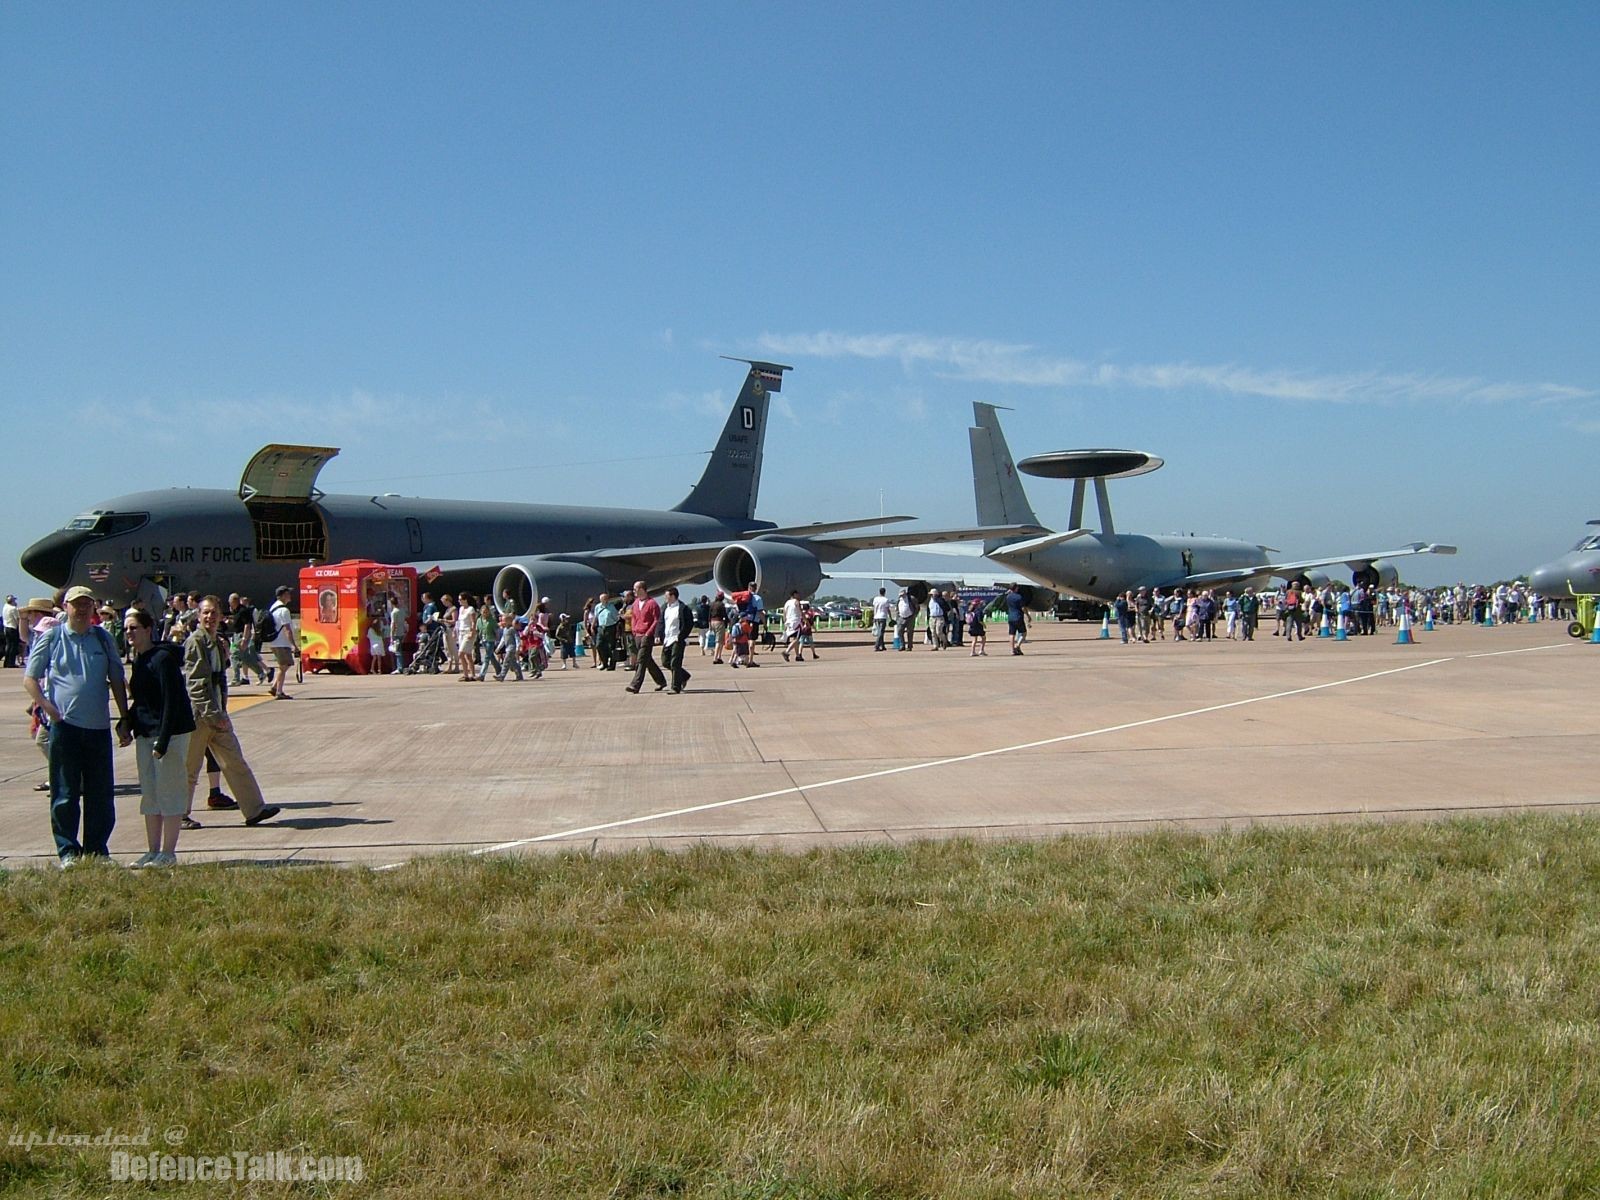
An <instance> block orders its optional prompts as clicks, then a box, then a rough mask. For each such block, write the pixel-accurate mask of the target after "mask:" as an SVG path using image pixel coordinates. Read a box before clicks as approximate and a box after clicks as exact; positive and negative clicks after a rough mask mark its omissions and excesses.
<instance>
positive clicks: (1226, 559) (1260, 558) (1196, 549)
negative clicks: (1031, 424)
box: [955, 403, 1456, 602]
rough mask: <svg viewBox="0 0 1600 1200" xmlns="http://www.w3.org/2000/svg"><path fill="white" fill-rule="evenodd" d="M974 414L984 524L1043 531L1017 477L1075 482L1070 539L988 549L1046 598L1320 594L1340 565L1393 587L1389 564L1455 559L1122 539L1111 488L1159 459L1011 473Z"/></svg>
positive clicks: (1415, 548)
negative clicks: (1310, 554)
mask: <svg viewBox="0 0 1600 1200" xmlns="http://www.w3.org/2000/svg"><path fill="white" fill-rule="evenodd" d="M972 410H973V413H974V417H975V420H976V425H975V426H974V427H973V428H971V429H968V430H967V437H968V441H969V444H970V447H971V451H972V487H973V491H974V492H975V493H976V495H977V502H978V520H979V521H980V522H982V523H985V524H988V523H997V522H1015V523H1017V524H1021V525H1037V524H1038V521H1037V519H1036V518H1035V517H1034V515H1033V508H1032V506H1031V505H1029V503H1028V497H1027V495H1026V494H1025V493H1024V492H1023V490H1022V481H1021V480H1020V479H1019V478H1018V477H1017V472H1018V471H1019V470H1020V471H1022V472H1024V473H1026V474H1030V475H1038V476H1045V477H1048V478H1054V479H1071V480H1072V481H1073V485H1072V510H1071V517H1070V527H1069V528H1068V529H1067V530H1065V531H1064V532H1060V533H1046V534H1044V535H1042V536H1034V537H1024V538H1021V539H1014V538H1011V537H1009V536H1008V535H1001V536H999V537H997V538H994V539H990V540H986V541H985V542H984V545H983V552H984V554H985V556H987V557H988V558H990V559H991V560H993V561H994V562H997V563H999V564H1000V565H1001V566H1002V567H1004V568H1007V569H1009V570H1011V571H1013V572H1015V574H1016V575H1020V576H1022V577H1023V578H1025V579H1029V580H1032V581H1033V582H1034V583H1035V584H1039V585H1043V586H1044V587H1046V588H1054V589H1057V590H1058V591H1061V592H1066V593H1070V594H1071V595H1074V596H1081V597H1083V598H1085V599H1088V600H1099V601H1104V602H1108V601H1110V600H1113V599H1115V598H1116V597H1117V596H1118V595H1120V594H1121V593H1123V592H1125V591H1129V590H1130V589H1132V590H1137V589H1138V588H1141V587H1151V588H1155V587H1159V588H1161V589H1162V590H1164V591H1166V590H1170V589H1172V588H1178V587H1228V588H1232V589H1243V588H1244V587H1245V586H1247V585H1250V586H1256V585H1261V584H1264V583H1266V582H1267V581H1268V580H1269V579H1271V578H1274V577H1275V578H1279V579H1303V580H1307V581H1309V582H1312V583H1316V584H1322V583H1326V582H1328V576H1327V575H1326V574H1325V573H1324V572H1323V571H1322V568H1324V567H1331V566H1335V565H1339V564H1343V565H1345V566H1347V567H1349V568H1350V570H1351V571H1352V572H1353V577H1352V578H1353V581H1355V582H1361V583H1366V584H1368V585H1371V584H1375V583H1393V582H1395V580H1396V578H1397V574H1396V571H1395V567H1394V564H1393V563H1392V562H1390V561H1389V560H1390V559H1395V558H1402V557H1405V556H1407V555H1411V554H1454V553H1455V552H1456V548H1455V547H1454V546H1441V545H1435V544H1426V543H1423V542H1413V543H1412V544H1411V545H1409V546H1402V547H1400V548H1399V549H1397V550H1383V551H1379V552H1376V553H1371V554H1365V553H1363V554H1341V555H1337V556H1335V557H1332V558H1308V559H1301V560H1300V561H1298V562H1286V563H1274V562H1270V561H1269V560H1268V558H1267V554H1268V551H1269V550H1270V547H1267V546H1260V545H1256V544H1255V543H1253V542H1241V541H1235V540H1233V539H1231V538H1215V537H1182V536H1178V535H1170V536H1164V537H1148V536H1146V535H1144V534H1138V533H1118V532H1117V530H1116V526H1115V524H1114V523H1113V522H1112V519H1111V501H1110V498H1109V497H1108V495H1107V492H1106V480H1108V479H1119V478H1127V477H1129V476H1134V475H1144V474H1147V473H1148V472H1150V471H1154V470H1156V469H1157V468H1158V467H1160V466H1161V465H1162V460H1161V459H1159V458H1156V457H1154V456H1153V455H1149V454H1145V453H1143V452H1142V451H1138V450H1062V451H1057V452H1055V453H1052V454H1039V455H1035V456H1033V457H1032V458H1025V459H1023V460H1022V462H1021V463H1014V462H1013V461H1012V459H1011V451H1010V449H1009V448H1008V447H1007V446H1006V439H1005V435H1004V434H1003V433H1001V431H1000V420H999V418H998V417H997V416H996V415H995V412H996V408H995V406H994V405H992V404H982V403H974V404H973V406H972ZM1091 480H1092V481H1093V482H1094V491H1095V504H1096V507H1097V509H1098V510H1099V519H1100V531H1099V532H1098V533H1095V532H1092V531H1091V530H1088V529H1086V528H1084V527H1083V509H1084V501H1085V499H1086V490H1087V487H1086V485H1087V484H1088V483H1089V482H1090V481H1091ZM1006 578H1008V577H1007V576H1005V575H998V576H996V575H987V576H974V575H971V574H965V573H964V574H962V575H959V576H956V577H955V581H957V582H962V583H969V584H983V583H991V582H996V581H999V580H1004V579H1006Z"/></svg>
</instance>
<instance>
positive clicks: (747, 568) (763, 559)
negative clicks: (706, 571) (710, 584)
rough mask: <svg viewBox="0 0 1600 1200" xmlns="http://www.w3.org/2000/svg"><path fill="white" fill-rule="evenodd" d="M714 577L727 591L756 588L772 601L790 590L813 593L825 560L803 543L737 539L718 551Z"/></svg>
mask: <svg viewBox="0 0 1600 1200" xmlns="http://www.w3.org/2000/svg"><path fill="white" fill-rule="evenodd" d="M711 578H712V579H713V580H715V581H716V584H717V586H718V587H719V588H721V589H722V590H723V591H724V592H727V593H728V594H729V595H732V594H733V593H734V592H743V591H754V592H756V593H758V594H759V595H760V596H761V598H762V599H763V600H765V601H766V602H767V604H768V605H771V604H773V603H774V602H782V601H784V600H787V599H788V598H789V593H790V592H799V593H800V594H801V595H802V596H810V595H812V594H813V593H814V592H815V591H816V590H817V587H818V585H819V584H821V583H822V564H821V563H820V562H818V561H817V556H816V555H815V554H813V553H811V551H809V550H807V549H805V548H804V547H802V546H796V545H793V544H791V543H789V542H766V541H753V542H734V543H732V544H731V545H728V546H724V547H723V548H722V549H721V550H719V551H718V552H717V558H716V561H715V562H714V563H712V564H711Z"/></svg>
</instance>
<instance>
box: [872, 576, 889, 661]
mask: <svg viewBox="0 0 1600 1200" xmlns="http://www.w3.org/2000/svg"><path fill="white" fill-rule="evenodd" d="M893 612H894V605H893V604H891V603H890V602H889V595H888V589H887V588H879V589H878V594H877V595H876V596H874V597H873V598H872V648H873V649H874V650H886V649H888V647H887V646H885V645H884V644H883V638H884V634H885V633H887V632H888V630H889V617H890V615H891V614H892V613H893Z"/></svg>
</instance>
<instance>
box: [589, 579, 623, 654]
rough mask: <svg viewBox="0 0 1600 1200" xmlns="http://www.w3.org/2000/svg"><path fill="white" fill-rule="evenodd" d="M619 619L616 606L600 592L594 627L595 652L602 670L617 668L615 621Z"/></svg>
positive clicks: (605, 594) (607, 596)
mask: <svg viewBox="0 0 1600 1200" xmlns="http://www.w3.org/2000/svg"><path fill="white" fill-rule="evenodd" d="M618 620H619V618H618V615H617V610H616V607H615V606H614V605H613V604H612V603H611V597H610V596H609V595H608V594H607V593H605V592H601V593H600V603H598V604H596V605H595V609H594V628H595V647H594V650H595V654H596V656H597V657H598V658H599V660H600V669H601V670H602V671H615V670H616V669H617V621H618Z"/></svg>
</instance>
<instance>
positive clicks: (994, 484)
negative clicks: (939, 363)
mask: <svg viewBox="0 0 1600 1200" xmlns="http://www.w3.org/2000/svg"><path fill="white" fill-rule="evenodd" d="M995 411H996V410H995V406H994V405H993V404H984V403H982V402H980V401H974V402H973V405H972V415H973V420H974V421H975V422H976V424H975V427H974V428H971V429H968V430H967V441H968V442H969V443H970V445H971V448H972V491H973V494H974V496H975V498H976V500H977V503H978V524H980V525H1038V524H1039V520H1038V518H1037V517H1035V516H1034V515H1033V506H1032V505H1030V504H1029V503H1028V496H1027V493H1026V492H1024V491H1023V490H1022V480H1021V479H1019V478H1018V477H1017V464H1016V463H1015V462H1013V461H1012V458H1011V448H1010V447H1009V446H1007V445H1006V435H1005V434H1004V433H1002V432H1001V431H1000V418H999V417H997V416H996V415H995ZM1002 545H1004V543H1003V542H1000V541H988V542H985V543H984V545H983V550H984V553H985V554H987V553H989V552H990V551H991V550H995V549H998V548H999V547H1000V546H1002Z"/></svg>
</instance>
